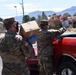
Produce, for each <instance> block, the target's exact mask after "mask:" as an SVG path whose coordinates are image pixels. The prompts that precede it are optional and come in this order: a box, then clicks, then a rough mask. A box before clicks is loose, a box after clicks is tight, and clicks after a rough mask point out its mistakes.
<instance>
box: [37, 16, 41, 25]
mask: <svg viewBox="0 0 76 75" xmlns="http://www.w3.org/2000/svg"><path fill="white" fill-rule="evenodd" d="M40 21H41V16H40V15H38V18H37V23H38V25H40Z"/></svg>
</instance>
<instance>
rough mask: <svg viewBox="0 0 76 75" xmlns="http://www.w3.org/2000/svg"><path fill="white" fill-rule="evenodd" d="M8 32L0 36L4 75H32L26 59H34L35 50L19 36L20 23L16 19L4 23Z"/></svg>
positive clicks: (0, 53) (9, 19)
mask: <svg viewBox="0 0 76 75" xmlns="http://www.w3.org/2000/svg"><path fill="white" fill-rule="evenodd" d="M3 23H4V26H5V28H6V29H7V32H6V33H5V34H1V35H0V56H1V58H2V62H3V70H2V75H30V71H29V69H28V68H27V66H26V60H25V57H34V50H33V48H32V47H31V46H30V45H29V44H28V42H27V40H26V39H25V38H23V37H22V36H20V35H18V34H17V31H18V22H16V21H15V20H14V18H8V19H5V20H4V21H3Z"/></svg>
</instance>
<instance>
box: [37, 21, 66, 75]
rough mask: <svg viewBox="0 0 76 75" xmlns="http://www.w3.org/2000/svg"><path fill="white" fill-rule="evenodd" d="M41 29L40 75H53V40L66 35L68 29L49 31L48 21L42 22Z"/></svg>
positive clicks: (39, 48)
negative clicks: (63, 34)
mask: <svg viewBox="0 0 76 75" xmlns="http://www.w3.org/2000/svg"><path fill="white" fill-rule="evenodd" d="M40 28H41V30H40V32H39V33H38V35H37V48H38V64H39V75H53V60H52V56H53V55H54V53H53V39H54V38H55V37H57V36H59V35H61V34H62V33H64V32H65V31H66V29H65V28H60V29H59V30H52V29H51V30H49V29H48V20H41V23H40Z"/></svg>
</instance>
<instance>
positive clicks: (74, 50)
mask: <svg viewBox="0 0 76 75" xmlns="http://www.w3.org/2000/svg"><path fill="white" fill-rule="evenodd" d="M53 44H54V55H53V61H54V73H56V75H76V32H72V31H71V32H68V31H67V32H65V33H63V34H62V35H60V36H58V37H56V38H54V42H53ZM34 49H35V53H36V58H34V59H27V66H28V67H29V69H30V70H31V71H38V60H37V56H38V54H37V46H36V45H35V46H34Z"/></svg>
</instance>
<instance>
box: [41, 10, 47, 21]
mask: <svg viewBox="0 0 76 75" xmlns="http://www.w3.org/2000/svg"><path fill="white" fill-rule="evenodd" d="M42 19H45V20H47V19H48V18H47V16H46V15H45V13H44V11H43V12H42Z"/></svg>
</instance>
